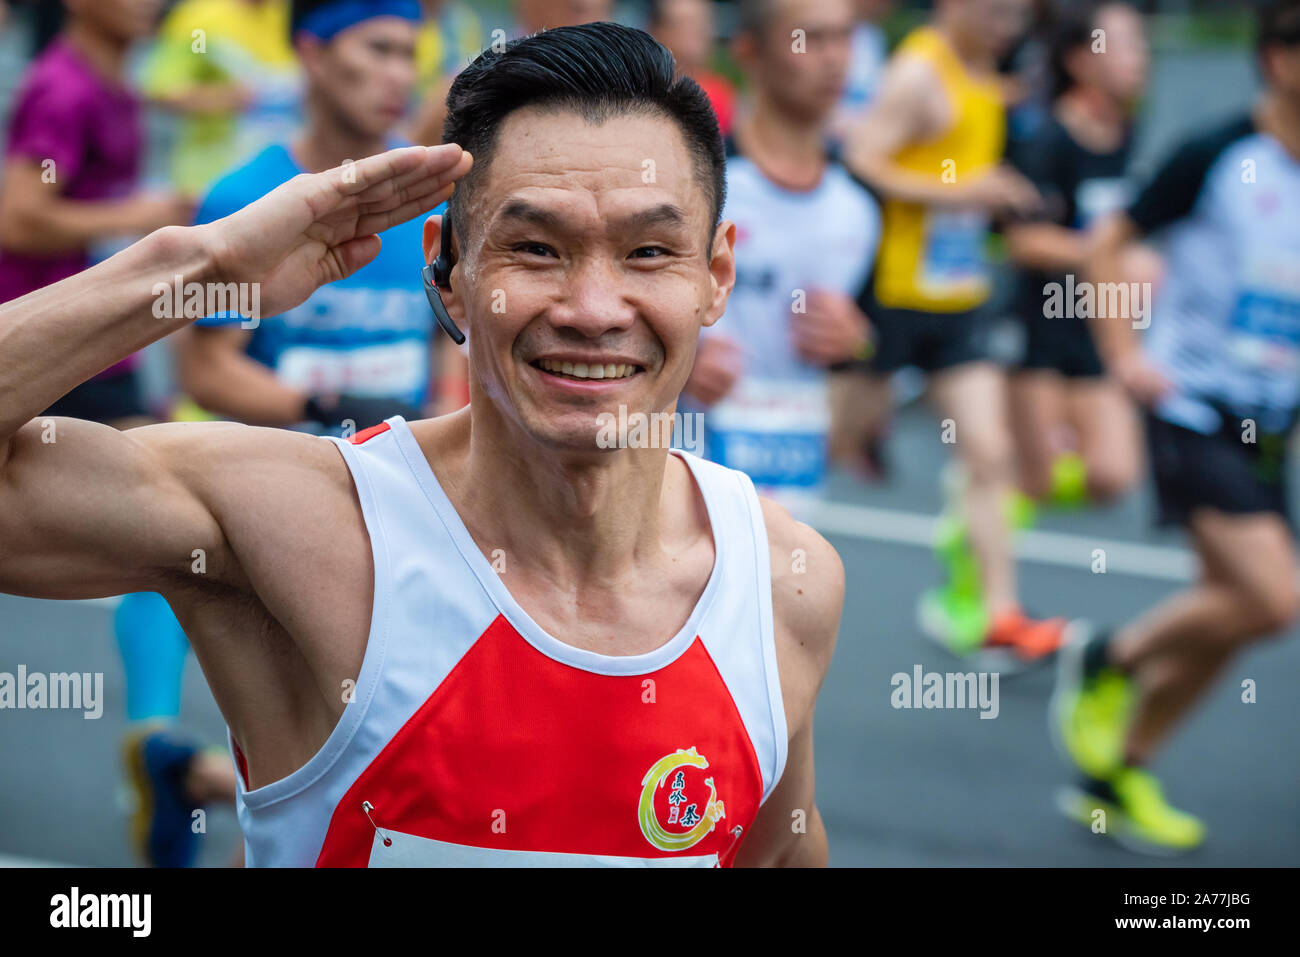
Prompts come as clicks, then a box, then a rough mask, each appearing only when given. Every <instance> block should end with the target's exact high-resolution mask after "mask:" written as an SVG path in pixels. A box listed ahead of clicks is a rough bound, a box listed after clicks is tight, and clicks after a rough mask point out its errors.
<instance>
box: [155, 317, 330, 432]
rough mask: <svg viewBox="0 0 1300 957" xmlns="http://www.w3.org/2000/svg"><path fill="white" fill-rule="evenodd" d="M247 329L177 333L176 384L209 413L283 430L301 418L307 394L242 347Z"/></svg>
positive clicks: (198, 328) (195, 328) (199, 328)
mask: <svg viewBox="0 0 1300 957" xmlns="http://www.w3.org/2000/svg"><path fill="white" fill-rule="evenodd" d="M251 336H252V333H251V332H249V331H248V330H246V329H241V328H239V327H238V326H218V327H205V326H193V327H191V328H189V329H182V330H181V331H180V332H179V333H177V334H176V370H177V378H178V380H179V382H180V386H181V388H182V389H183V390H184V391H185V392H186V393H187V394H189V395H190V396H191V397H192V398H193V399H194V401H195V402H197V403H198V404H199V405H201V406H203V408H205V409H207V410H208V411H209V412H215V413H216V414H217V415H221V416H225V417H226V418H229V419H234V420H235V421H237V422H246V423H248V424H249V425H268V426H275V427H278V428H287V427H289V426H291V425H296V424H297V423H299V422H302V421H305V420H306V418H307V413H306V411H305V406H306V402H307V393H306V392H304V391H302V390H300V389H294V388H291V387H290V386H287V385H285V384H284V383H283V382H281V381H280V380H279V379H277V378H276V376H275V373H274V372H273V371H272V370H271V369H269V368H267V367H266V366H264V365H262V363H260V362H258V361H257V360H256V359H253V358H250V357H249V355H248V353H247V352H246V351H245V350H246V348H247V346H248V340H249V339H250V338H251Z"/></svg>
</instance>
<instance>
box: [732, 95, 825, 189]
mask: <svg viewBox="0 0 1300 957" xmlns="http://www.w3.org/2000/svg"><path fill="white" fill-rule="evenodd" d="M735 137H736V145H737V146H738V147H739V148H740V152H741V153H742V154H743V155H745V156H746V157H748V158H749V159H750V160H751V161H753V163H754V164H755V165H756V166H758V168H759V169H760V170H762V171H763V174H764V175H765V176H767V177H768V178H769V179H771V180H773V181H774V182H775V183H776V184H777V185H779V186H784V187H786V188H787V189H795V190H802V189H812V188H814V187H816V185H817V184H818V183H819V182H821V178H822V173H823V172H825V169H826V138H825V125H824V123H823V122H822V121H821V120H820V119H817V120H805V119H801V118H798V117H794V116H791V115H790V113H789V112H788V111H785V110H782V109H781V108H780V107H778V106H777V105H776V104H775V103H774V102H773V101H772V100H771V99H770V98H768V97H767V96H765V95H764V94H763V93H762V92H760V93H759V94H758V96H757V97H756V98H755V102H754V110H753V112H752V113H751V114H750V115H749V116H748V117H746V118H745V119H744V120H742V121H740V122H739V123H737V124H736V132H735Z"/></svg>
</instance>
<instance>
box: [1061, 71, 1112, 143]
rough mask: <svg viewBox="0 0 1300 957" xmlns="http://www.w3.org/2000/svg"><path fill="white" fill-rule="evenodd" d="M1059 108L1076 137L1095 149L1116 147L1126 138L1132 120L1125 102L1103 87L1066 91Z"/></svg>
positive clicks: (1078, 88)
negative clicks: (1129, 117)
mask: <svg viewBox="0 0 1300 957" xmlns="http://www.w3.org/2000/svg"><path fill="white" fill-rule="evenodd" d="M1056 112H1057V116H1058V117H1060V118H1062V119H1063V120H1064V121H1065V122H1066V125H1067V126H1068V127H1069V129H1070V132H1071V133H1072V134H1074V136H1075V138H1076V139H1079V140H1080V141H1081V142H1082V143H1083V145H1084V146H1086V147H1088V148H1090V149H1094V150H1107V149H1114V148H1115V147H1116V146H1117V145H1118V144H1119V143H1120V142H1121V141H1122V140H1123V138H1124V130H1125V127H1126V126H1127V123H1128V112H1127V110H1126V109H1125V107H1124V104H1123V103H1120V102H1119V101H1117V100H1116V99H1115V98H1114V97H1111V96H1107V95H1106V94H1104V93H1102V92H1101V91H1100V90H1091V89H1085V88H1083V87H1075V88H1074V89H1072V90H1070V91H1069V92H1067V93H1064V94H1062V96H1061V98H1060V99H1059V100H1058V101H1057V104H1056Z"/></svg>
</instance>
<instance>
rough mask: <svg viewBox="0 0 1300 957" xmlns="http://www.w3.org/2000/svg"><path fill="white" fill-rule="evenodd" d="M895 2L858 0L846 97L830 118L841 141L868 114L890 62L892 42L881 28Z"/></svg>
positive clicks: (851, 40)
mask: <svg viewBox="0 0 1300 957" xmlns="http://www.w3.org/2000/svg"><path fill="white" fill-rule="evenodd" d="M895 5H896V0H855V3H854V7H855V8H856V10H857V15H858V22H857V23H856V24H855V25H854V27H853V35H852V36H851V37H850V38H849V72H848V76H847V77H846V79H845V84H844V95H843V96H842V97H840V102H839V105H838V106H837V107H836V108H835V113H834V115H833V116H832V118H831V136H832V137H833V138H834V139H836V140H839V141H842V140H843V139H844V138H845V137H846V136H847V135H848V133H849V131H850V130H851V129H852V128H853V126H854V125H855V124H856V123H857V122H858V121H859V120H861V119H862V117H863V116H865V115H866V112H867V110H868V109H869V108H870V106H871V103H872V101H873V100H874V99H875V98H876V90H877V89H878V88H879V86H880V78H881V77H882V76H883V75H884V72H885V64H886V63H887V62H888V60H889V39H888V37H886V36H885V28H884V27H883V26H882V25H881V24H882V23H883V22H884V19H885V18H886V17H887V16H889V14H890V13H891V12H892V11H893V9H894V7H895Z"/></svg>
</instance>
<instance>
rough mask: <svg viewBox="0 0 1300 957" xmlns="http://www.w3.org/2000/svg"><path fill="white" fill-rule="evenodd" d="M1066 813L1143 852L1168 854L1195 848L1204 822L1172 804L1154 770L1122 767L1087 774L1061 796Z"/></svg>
mask: <svg viewBox="0 0 1300 957" xmlns="http://www.w3.org/2000/svg"><path fill="white" fill-rule="evenodd" d="M1057 804H1058V806H1059V807H1060V809H1061V811H1062V813H1064V814H1065V815H1066V817H1068V818H1070V819H1071V820H1073V821H1077V822H1078V823H1080V824H1084V825H1086V826H1087V827H1089V828H1091V829H1092V830H1093V831H1094V832H1095V833H1098V834H1106V835H1108V836H1110V837H1113V838H1114V839H1115V840H1116V841H1117V842H1118V843H1119V844H1120V845H1122V846H1123V847H1126V848H1128V849H1129V850H1131V851H1134V852H1135V853H1139V854H1153V855H1157V856H1169V855H1173V854H1182V853H1186V852H1187V851H1191V850H1195V849H1196V848H1197V847H1199V846H1200V845H1201V844H1202V843H1203V842H1204V841H1205V825H1204V824H1203V823H1202V822H1201V821H1200V820H1198V819H1197V818H1195V817H1193V816H1192V815H1190V814H1188V813H1187V812H1186V811H1180V810H1178V809H1177V808H1175V807H1173V806H1172V805H1171V804H1170V803H1169V802H1168V801H1167V800H1165V795H1164V791H1163V789H1162V788H1161V787H1160V782H1159V781H1158V780H1156V777H1155V775H1153V774H1151V772H1149V771H1147V770H1144V769H1143V768H1137V767H1122V768H1120V769H1119V770H1118V771H1116V772H1115V773H1113V774H1112V775H1110V776H1109V777H1108V778H1105V779H1099V778H1084V780H1083V782H1082V783H1081V784H1080V785H1079V786H1078V787H1076V788H1067V789H1065V790H1063V791H1061V793H1060V794H1058V796H1057Z"/></svg>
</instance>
